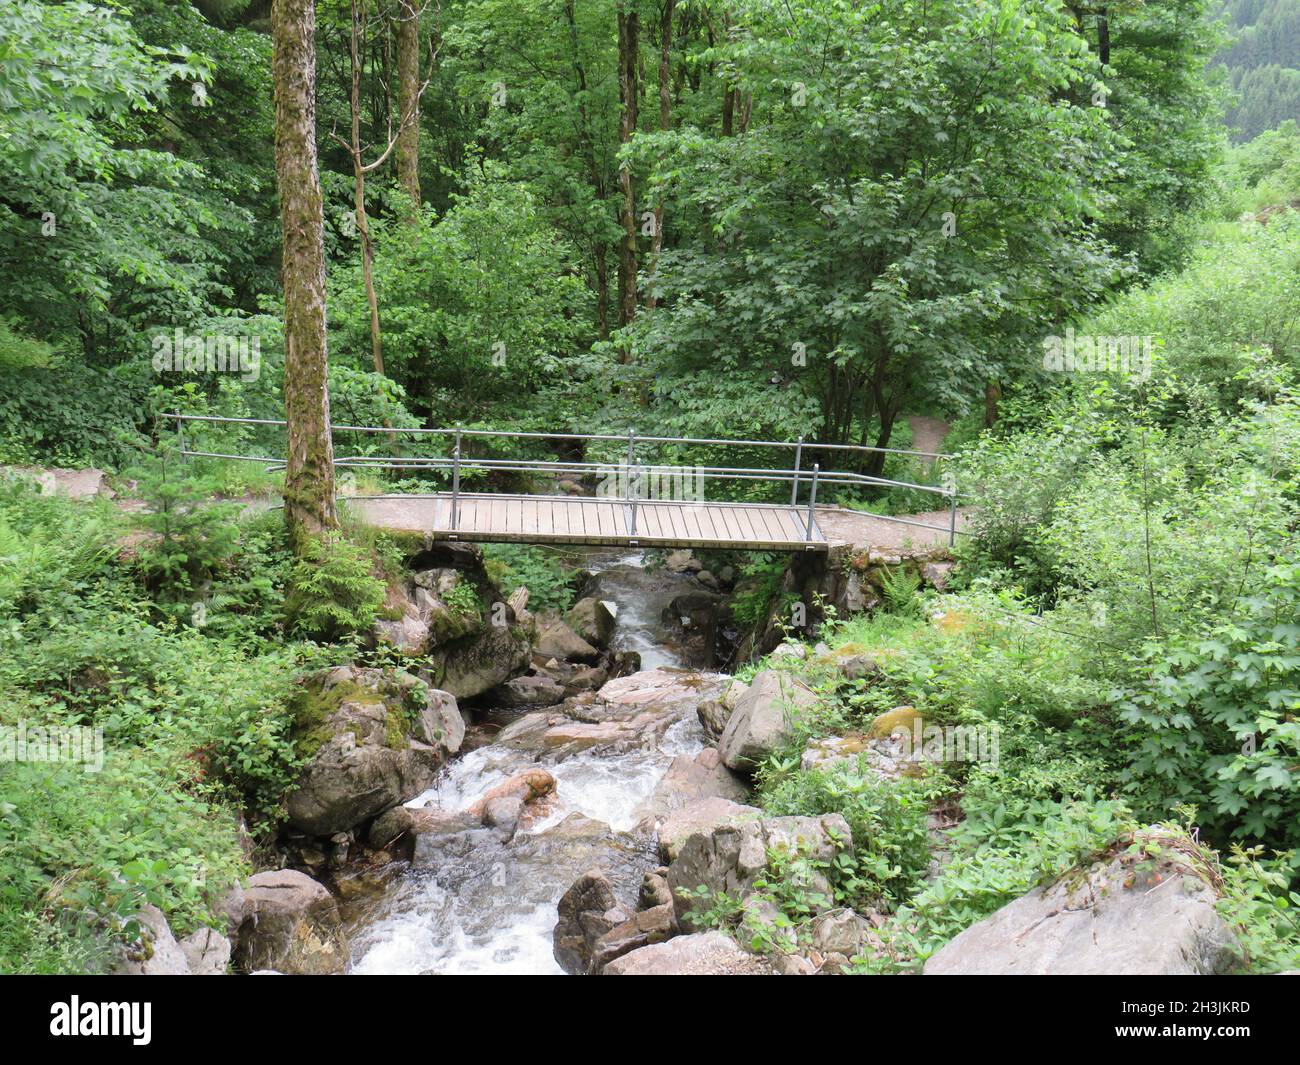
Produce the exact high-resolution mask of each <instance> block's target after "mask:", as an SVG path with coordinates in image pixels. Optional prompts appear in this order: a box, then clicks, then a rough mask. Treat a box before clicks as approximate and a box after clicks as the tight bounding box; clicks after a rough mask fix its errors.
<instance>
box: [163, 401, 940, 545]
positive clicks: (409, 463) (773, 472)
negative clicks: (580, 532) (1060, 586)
mask: <svg viewBox="0 0 1300 1065" xmlns="http://www.w3.org/2000/svg"><path fill="white" fill-rule="evenodd" d="M161 417H163V418H169V419H172V420H174V421H175V422H176V425H177V430H178V433H179V431H180V430H181V427H182V425H183V423H185V422H212V423H219V424H241V425H269V426H285V425H287V423H286V422H285V421H283V420H280V419H274V418H229V417H222V416H219V415H206V414H180V413H178V412H171V413H167V414H164V415H161ZM330 430H331V433H334V432H363V433H385V434H390V435H391V434H396V433H409V434H412V435H423V436H428V435H437V436H450V437H452V440H453V448H452V453H451V455H450V456H441V455H439V456H431V457H424V456H401V457H393V456H389V457H384V456H382V455H346V454H345V455H342V456H335V457H334V465H335V466H338V467H345V468H357V469H367V468H370V469H375V468H378V469H412V470H430V469H436V470H445V469H450V470H451V471H452V491H451V496H452V498H451V530H452V531H453V532H455V531H457V530H458V528H459V517H460V496H461V472H462V470H463V469H466V468H468V469H473V470H485V471H495V472H509V473H546V474H550V475H560V474H569V475H575V476H583V475H587V474H593V473H594V474H608V473H610V472H618V471H626V475H627V485H626V492H625V495H626V499H625V502H626V504H627V506H628V509H629V527H630V529H631V531H632V535H633V536H635V535H636V523H637V509H638V504H639V502H640V499H639V490H640V487H641V484H642V483H643V481H644V479H645V477H646V476H647V475H648V474H653V473H655V472H659V471H681V470H690V471H691V473H692V475H693V476H698V477H700V478H702V479H711V480H738V481H769V482H774V483H781V482H789V483H790V485H791V491H790V505H791V506H792V507H795V506H798V502H799V486H800V484H801V482H803V481H808V482H809V493H808V504H807V508H808V509H807V521H806V530H807V532H806V538H807V540H808V541H809V542H811V540H812V538H813V537H812V531H813V528H814V511H815V507H816V501H817V489H818V486H819V484H820V485H827V484H831V485H862V486H882V487H891V488H905V489H913V490H916V491H921V492H929V493H932V494H935V495H939V496H945V497H948V498H949V524H948V528H947V532H948V543H949V546H951V545H953V544H954V543H955V542H956V536H957V491H956V488H955V486H954V487H953V488H946V487H943V486H939V485H926V484H915V483H913V482H910V481H895V480H892V479H890V478H887V477H875V476H872V475H870V474H862V473H854V472H852V471H849V470H823V469H822V468H821V464H820V463H814V464H813V467H812V475H811V478H807V477H805V476H804V473H803V470H802V468H801V467H802V459H803V452H804V449H805V448H814V449H820V450H827V451H847V452H853V453H865V452H875V453H884V454H901V455H919V456H924V457H928V458H934V459H940V458H949V457H951V456H948V455H945V454H942V453H939V452H926V451H909V450H903V449H898V448H877V447H867V446H865V445H857V444H817V443H809V442H808V441H806V440H805V439H804V438H803V437H800V438H799V439H798V440H797V441H794V442H789V441H776V440H722V439H707V438H699V437H670V436H638V435H637V434H636V432H635V430H629V432H628V434H627V435H626V436H613V435H610V434H606V433H536V432H525V431H517V430H490V429H465V428H463V427H460V426H457V427H455V428H451V429H441V428H437V429H426V428H410V429H389V428H386V427H381V426H356V425H331V426H330ZM465 437H504V438H517V439H530V440H595V441H604V442H620V443H622V442H624V441H626V443H627V457H626V461H625V462H624V463H612V462H572V461H559V462H551V461H547V460H544V459H511V458H487V457H483V458H473V457H466V456H465V455H464V454H463V441H464V438H465ZM638 443H640V444H683V445H697V446H732V447H776V448H793V449H794V465H793V468H792V469H767V468H762V467H747V466H741V467H732V466H683V465H680V464H677V465H672V464H666V463H665V464H658V463H642V462H640V461H638V460H637V458H636V445H637V444H638ZM180 453H181V454H182V455H188V456H195V457H201V458H221V459H233V460H242V461H253V462H262V463H266V464H268V465H267V468H268V469H272V470H275V469H283V468H284V467H285V460H283V459H276V458H272V457H270V456H261V455H258V456H252V455H232V454H226V453H221V452H211V451H190V450H186V449H185V441H184V438H183V436H182V438H181V451H180ZM646 502H652V501H650V500H647V501H646ZM679 502H680V501H679ZM863 513H867V514H869V515H870V516H872V517H876V518H880V519H882V520H885V521H894V522H898V523H900V524H904V525H912V526H916V527H918V528H923V529H933V530H936V531H944V530H943V529H942V528H941V527H940V526H937V525H928V524H925V523H924V522H917V521H912V520H910V519H907V518H900V517H897V516H894V515H888V514H871V512H865V511H864V512H863Z"/></svg>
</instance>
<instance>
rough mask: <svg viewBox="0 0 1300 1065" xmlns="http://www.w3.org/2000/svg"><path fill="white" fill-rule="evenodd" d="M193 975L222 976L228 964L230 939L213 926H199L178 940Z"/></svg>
mask: <svg viewBox="0 0 1300 1065" xmlns="http://www.w3.org/2000/svg"><path fill="white" fill-rule="evenodd" d="M180 948H181V953H182V954H184V955H185V960H186V961H187V962H188V963H189V969H190V972H192V973H193V974H194V975H195V976H222V975H224V974H225V972H226V969H227V968H228V967H229V965H230V951H231V946H230V940H228V939H227V938H226V937H225V936H223V935H222V934H221V933H220V932H218V931H217V930H216V929H214V928H200V929H198V930H197V931H195V932H191V933H190V934H189V935H188V936H186V937H185V938H184V939H182V940H181V941H180Z"/></svg>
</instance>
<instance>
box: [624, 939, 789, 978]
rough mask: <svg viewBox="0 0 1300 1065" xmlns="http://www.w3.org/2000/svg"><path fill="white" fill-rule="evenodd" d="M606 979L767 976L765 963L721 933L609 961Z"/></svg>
mask: <svg viewBox="0 0 1300 1065" xmlns="http://www.w3.org/2000/svg"><path fill="white" fill-rule="evenodd" d="M602 972H603V973H604V974H605V975H606V976H768V975H771V972H772V969H771V966H770V965H768V963H767V962H766V961H764V960H763V959H761V958H757V957H755V956H754V955H752V954H748V953H746V952H745V951H743V950H741V949H740V947H739V946H738V945H737V944H736V941H735V940H734V939H732V938H731V937H730V936H726V935H723V934H722V933H721V932H716V931H715V932H699V933H696V934H694V935H689V936H677V937H676V938H674V939H670V940H668V941H667V942H666V943H655V944H653V945H651V946H647V947H641V948H640V949H639V950H634V951H632V952H631V953H629V954H624V955H623V956H622V957H621V958H616V959H615V960H614V961H612V962H610V963H609V964H608V965H606V966H605V968H604V969H603V970H602Z"/></svg>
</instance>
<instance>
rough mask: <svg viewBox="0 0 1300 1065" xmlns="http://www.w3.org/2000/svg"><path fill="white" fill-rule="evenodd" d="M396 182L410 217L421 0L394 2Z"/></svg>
mask: <svg viewBox="0 0 1300 1065" xmlns="http://www.w3.org/2000/svg"><path fill="white" fill-rule="evenodd" d="M397 113H398V115H399V116H400V118H399V119H398V121H399V123H400V129H399V131H398V134H397V147H396V149H395V156H396V162H397V181H398V184H400V185H401V186H402V188H403V189H404V190H405V192H406V194H407V196H409V197H410V198H411V207H412V211H411V217H412V218H415V217H416V216H417V215H418V214H419V211H420V204H421V199H420V3H419V0H398V4H397Z"/></svg>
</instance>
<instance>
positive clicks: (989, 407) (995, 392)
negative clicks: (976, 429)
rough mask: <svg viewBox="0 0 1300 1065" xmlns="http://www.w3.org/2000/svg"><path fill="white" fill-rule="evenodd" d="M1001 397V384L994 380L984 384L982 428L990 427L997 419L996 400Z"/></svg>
mask: <svg viewBox="0 0 1300 1065" xmlns="http://www.w3.org/2000/svg"><path fill="white" fill-rule="evenodd" d="M1001 398H1002V386H1001V385H1000V384H998V382H996V381H987V382H985V384H984V428H985V429H992V428H993V426H994V424H995V423H996V422H997V420H998V401H999V400H1000V399H1001Z"/></svg>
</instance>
